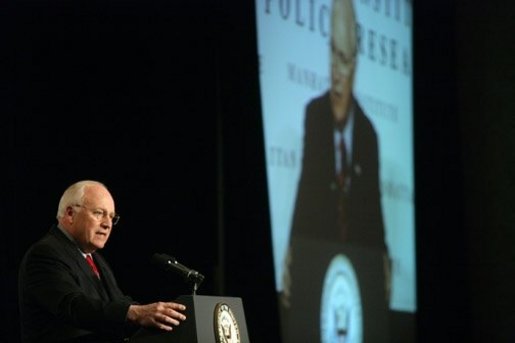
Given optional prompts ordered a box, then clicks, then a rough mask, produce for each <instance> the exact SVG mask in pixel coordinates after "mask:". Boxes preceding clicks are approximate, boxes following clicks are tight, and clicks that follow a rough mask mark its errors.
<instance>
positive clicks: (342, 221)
mask: <svg viewBox="0 0 515 343" xmlns="http://www.w3.org/2000/svg"><path fill="white" fill-rule="evenodd" d="M338 149H339V153H340V170H339V172H338V175H337V179H338V186H339V193H340V194H339V195H338V226H339V231H340V239H341V241H342V242H343V243H344V242H346V241H347V237H348V227H347V226H348V218H347V213H346V212H347V186H348V177H349V175H348V168H347V148H346V146H345V140H344V139H343V135H341V136H340V142H339V146H338Z"/></svg>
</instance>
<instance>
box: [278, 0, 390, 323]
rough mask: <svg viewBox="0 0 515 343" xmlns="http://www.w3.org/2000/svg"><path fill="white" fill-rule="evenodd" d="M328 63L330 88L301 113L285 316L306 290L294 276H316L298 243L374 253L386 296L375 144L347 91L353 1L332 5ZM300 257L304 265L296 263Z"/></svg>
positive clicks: (353, 50) (353, 48)
mask: <svg viewBox="0 0 515 343" xmlns="http://www.w3.org/2000/svg"><path fill="white" fill-rule="evenodd" d="M330 58H331V63H330V75H331V87H330V89H329V90H328V91H327V92H325V93H323V94H322V95H320V96H319V97H316V98H314V99H312V100H311V101H310V102H309V103H308V105H307V107H306V113H305V122H304V140H303V144H304V145H303V157H302V166H301V175H300V180H299V184H298V189H297V197H296V201H295V207H294V213H293V218H292V227H291V234H290V244H289V248H288V252H287V255H286V259H285V269H284V275H283V290H282V292H281V300H282V304H283V305H284V308H285V311H286V313H287V312H288V311H290V312H291V311H292V310H290V309H291V308H292V303H293V302H302V301H304V300H305V294H300V293H302V292H304V291H305V284H302V282H299V281H298V280H299V277H298V273H303V274H305V273H308V274H309V273H310V274H311V276H314V275H315V271H314V270H313V269H309V270H307V268H308V267H307V264H303V263H304V262H306V261H308V262H309V263H312V261H313V259H312V258H309V257H308V258H306V257H305V251H302V249H304V247H305V246H304V245H302V247H303V248H298V246H296V245H295V242H297V241H299V239H300V240H304V241H305V240H308V241H310V242H315V241H319V242H331V243H332V244H342V245H345V246H354V247H359V248H360V249H361V248H363V249H370V250H373V251H374V252H377V253H378V256H383V259H382V260H381V259H380V260H381V261H380V263H381V264H382V265H384V268H383V266H381V268H383V271H384V275H381V278H383V277H384V280H385V297H388V296H389V285H390V264H389V258H388V251H387V245H386V243H385V232H384V223H383V215H382V209H381V200H380V187H379V162H378V161H379V158H378V139H377V134H376V132H375V129H374V127H373V125H372V123H371V122H370V120H369V119H368V118H367V116H366V115H365V113H364V112H363V109H362V108H361V106H360V104H359V103H358V101H357V99H356V98H355V97H354V96H353V92H352V90H353V82H354V76H355V70H356V58H357V41H356V19H355V14H354V10H353V5H352V0H334V1H333V4H332V11H331V36H330ZM300 259H302V261H303V263H301V264H300V265H299V262H298V261H299V260H300ZM319 268H320V269H322V268H325V266H320V267H319ZM295 273H297V275H295ZM319 273H321V272H319ZM317 275H318V274H317ZM301 280H306V278H305V277H302V278H301ZM303 288H304V289H303ZM310 296H318V295H310ZM303 299H304V300H303ZM293 311H294V312H295V311H296V310H293ZM297 312H298V311H297Z"/></svg>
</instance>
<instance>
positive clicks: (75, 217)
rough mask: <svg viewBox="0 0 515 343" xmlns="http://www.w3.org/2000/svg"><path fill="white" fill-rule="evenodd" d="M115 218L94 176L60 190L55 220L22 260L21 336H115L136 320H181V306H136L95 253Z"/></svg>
mask: <svg viewBox="0 0 515 343" xmlns="http://www.w3.org/2000/svg"><path fill="white" fill-rule="evenodd" d="M118 219H119V216H118V215H116V212H115V205H114V200H113V198H112V196H111V194H110V193H109V191H108V190H107V188H106V187H105V186H104V185H103V184H101V183H100V182H96V181H89V180H85V181H80V182H77V183H75V184H73V185H71V186H70V187H69V188H68V189H67V190H66V191H65V192H64V194H63V195H62V197H61V200H60V202H59V207H58V212H57V221H58V224H57V225H55V226H53V227H52V228H51V229H50V231H49V232H48V233H47V234H46V235H45V236H44V237H43V238H42V239H41V240H39V241H38V242H36V243H35V244H34V245H32V246H31V247H30V248H29V250H28V251H27V252H26V254H25V256H24V258H23V260H22V263H21V265H20V270H19V307H20V321H21V334H22V341H23V342H37V343H43V342H121V341H123V340H124V339H125V338H126V337H128V336H129V335H130V334H131V333H133V332H134V331H135V329H137V328H138V327H140V326H144V327H153V328H158V329H162V330H166V331H170V330H172V328H173V326H175V325H179V323H180V322H181V321H183V320H184V319H185V316H184V314H183V313H182V311H184V310H185V307H184V305H181V304H178V303H174V302H157V303H152V304H146V305H140V304H137V303H136V302H135V301H133V300H132V299H131V298H130V297H128V296H126V295H124V294H123V292H122V291H121V290H120V288H119V287H118V285H117V283H116V280H115V277H114V275H113V272H112V271H111V269H110V267H109V266H108V264H107V263H106V261H105V260H104V259H103V258H102V256H101V255H100V254H99V253H98V252H97V250H99V249H102V248H103V247H104V245H105V244H106V242H107V240H108V239H109V235H110V234H111V231H112V228H113V225H115V224H116V223H117V221H118ZM88 260H90V261H88Z"/></svg>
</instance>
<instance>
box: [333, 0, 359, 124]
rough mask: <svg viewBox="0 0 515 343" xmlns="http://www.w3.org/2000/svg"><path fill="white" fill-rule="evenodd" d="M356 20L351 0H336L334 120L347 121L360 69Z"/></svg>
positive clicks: (334, 12) (334, 6) (334, 11)
mask: <svg viewBox="0 0 515 343" xmlns="http://www.w3.org/2000/svg"><path fill="white" fill-rule="evenodd" d="M355 29H356V21H355V18H354V10H353V8H352V4H351V0H335V1H334V2H333V10H332V16H331V54H330V56H331V103H332V109H333V115H334V119H335V121H336V122H337V123H344V122H345V120H346V119H347V111H348V109H349V104H350V98H351V93H352V84H353V82H354V71H355V67H356V32H355Z"/></svg>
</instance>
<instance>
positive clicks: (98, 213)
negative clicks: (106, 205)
mask: <svg viewBox="0 0 515 343" xmlns="http://www.w3.org/2000/svg"><path fill="white" fill-rule="evenodd" d="M73 206H75V207H82V208H85V209H86V210H88V211H90V212H91V214H92V215H93V217H95V219H96V220H98V221H101V220H102V219H103V218H109V219H111V223H113V226H115V225H116V224H118V221H119V220H120V215H118V214H109V213H108V212H107V211H106V210H103V209H101V208H89V207H86V206H84V205H79V204H75V205H73Z"/></svg>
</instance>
